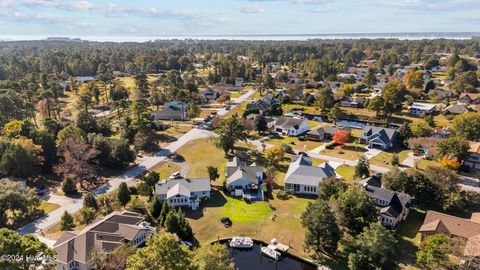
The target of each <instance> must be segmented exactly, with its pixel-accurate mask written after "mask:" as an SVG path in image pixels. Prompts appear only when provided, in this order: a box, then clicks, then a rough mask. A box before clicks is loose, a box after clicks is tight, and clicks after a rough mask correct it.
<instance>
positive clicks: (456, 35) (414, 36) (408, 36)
mask: <svg viewBox="0 0 480 270" xmlns="http://www.w3.org/2000/svg"><path fill="white" fill-rule="evenodd" d="M52 36H54V35H52ZM48 37H49V36H35V35H27V36H26V35H0V40H3V41H18V40H44V39H46V38H48ZM50 37H51V36H50ZM59 37H64V36H62V35H59ZM472 37H480V32H417V33H413V32H411V33H328V34H238V35H154V36H71V37H68V38H79V39H81V40H87V41H98V42H147V41H155V40H172V39H177V40H184V39H193V40H311V39H322V40H332V39H399V40H422V39H471V38H472Z"/></svg>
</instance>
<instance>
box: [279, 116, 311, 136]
mask: <svg viewBox="0 0 480 270" xmlns="http://www.w3.org/2000/svg"><path fill="white" fill-rule="evenodd" d="M275 130H276V131H278V132H280V133H282V134H284V135H287V136H298V135H301V134H303V133H305V132H307V131H308V122H307V120H305V119H298V118H290V117H280V118H278V119H277V121H276V122H275Z"/></svg>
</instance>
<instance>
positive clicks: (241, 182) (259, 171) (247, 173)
mask: <svg viewBox="0 0 480 270" xmlns="http://www.w3.org/2000/svg"><path fill="white" fill-rule="evenodd" d="M225 174H226V175H225V176H226V177H225V178H226V179H227V181H226V182H227V188H228V189H229V190H230V194H231V195H232V196H241V197H245V196H247V197H249V198H252V197H257V198H259V199H263V192H262V189H261V185H262V182H263V179H264V171H263V167H262V166H258V165H257V164H255V163H252V164H250V165H248V164H247V163H246V162H245V161H243V160H241V159H240V158H239V157H237V156H235V157H234V158H233V159H232V160H231V161H229V162H227V168H226V170H225Z"/></svg>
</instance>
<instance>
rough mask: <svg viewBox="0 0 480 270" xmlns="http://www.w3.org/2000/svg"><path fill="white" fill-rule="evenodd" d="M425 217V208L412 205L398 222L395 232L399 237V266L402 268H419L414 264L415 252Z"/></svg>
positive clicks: (418, 244)
mask: <svg viewBox="0 0 480 270" xmlns="http://www.w3.org/2000/svg"><path fill="white" fill-rule="evenodd" d="M424 217H425V210H423V209H419V208H415V207H412V208H410V213H409V214H408V217H407V219H406V220H405V221H403V222H402V223H401V224H400V227H399V228H398V230H397V234H398V235H399V236H400V237H401V238H400V242H399V244H400V251H401V252H400V267H401V268H402V269H419V268H417V267H415V266H414V264H415V259H416V257H415V253H416V252H417V251H418V247H419V246H420V233H418V230H419V229H420V227H421V226H422V223H423V219H424Z"/></svg>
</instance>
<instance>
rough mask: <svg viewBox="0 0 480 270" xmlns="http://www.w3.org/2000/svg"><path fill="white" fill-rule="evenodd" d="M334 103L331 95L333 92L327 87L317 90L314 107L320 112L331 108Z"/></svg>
mask: <svg viewBox="0 0 480 270" xmlns="http://www.w3.org/2000/svg"><path fill="white" fill-rule="evenodd" d="M334 103H335V99H334V97H333V92H332V90H331V89H330V88H329V87H324V88H322V89H320V90H319V92H318V95H317V96H316V99H315V107H316V108H317V109H319V110H320V111H321V112H326V111H327V110H328V109H330V108H332V106H333V104H334Z"/></svg>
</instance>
